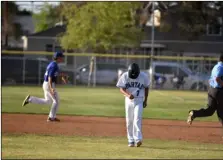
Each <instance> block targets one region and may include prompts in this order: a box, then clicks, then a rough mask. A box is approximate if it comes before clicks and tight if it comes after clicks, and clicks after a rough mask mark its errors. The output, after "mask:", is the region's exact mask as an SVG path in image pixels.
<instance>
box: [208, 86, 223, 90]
mask: <svg viewBox="0 0 223 160" xmlns="http://www.w3.org/2000/svg"><path fill="white" fill-rule="evenodd" d="M211 88H212V89H219V90H223V88H222V87H221V88H220V87H211Z"/></svg>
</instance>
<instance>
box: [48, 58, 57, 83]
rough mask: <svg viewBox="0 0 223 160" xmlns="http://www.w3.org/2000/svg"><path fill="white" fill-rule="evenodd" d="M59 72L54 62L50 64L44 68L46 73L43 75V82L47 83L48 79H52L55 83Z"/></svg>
mask: <svg viewBox="0 0 223 160" xmlns="http://www.w3.org/2000/svg"><path fill="white" fill-rule="evenodd" d="M58 72H59V67H58V65H57V63H56V62H55V61H53V62H50V64H48V66H47V68H46V72H45V75H44V81H46V82H48V78H49V77H51V78H52V82H54V83H56V80H57V76H58Z"/></svg>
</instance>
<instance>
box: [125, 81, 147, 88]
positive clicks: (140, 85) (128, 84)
mask: <svg viewBox="0 0 223 160" xmlns="http://www.w3.org/2000/svg"><path fill="white" fill-rule="evenodd" d="M130 87H131V88H139V89H142V88H143V84H141V83H139V82H127V83H126V84H125V88H126V89H128V88H130Z"/></svg>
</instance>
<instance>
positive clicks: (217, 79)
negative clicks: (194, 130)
mask: <svg viewBox="0 0 223 160" xmlns="http://www.w3.org/2000/svg"><path fill="white" fill-rule="evenodd" d="M209 85H210V87H209V89H208V103H207V107H206V108H201V109H199V110H190V111H189V115H188V118H187V123H188V124H190V125H191V124H192V122H193V120H194V119H195V118H199V117H209V116H212V115H213V114H214V112H215V111H217V116H218V119H219V121H220V123H221V125H222V127H223V54H221V55H220V57H219V61H218V63H217V64H216V65H215V66H214V68H213V69H212V72H211V78H210V81H209ZM222 138H223V137H222Z"/></svg>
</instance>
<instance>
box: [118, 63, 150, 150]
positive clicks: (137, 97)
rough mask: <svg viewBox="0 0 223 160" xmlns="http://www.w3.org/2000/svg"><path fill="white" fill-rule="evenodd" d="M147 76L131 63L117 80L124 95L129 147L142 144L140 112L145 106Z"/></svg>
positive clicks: (147, 91) (147, 89)
mask: <svg viewBox="0 0 223 160" xmlns="http://www.w3.org/2000/svg"><path fill="white" fill-rule="evenodd" d="M149 84H150V82H149V77H148V76H147V75H146V74H145V73H143V72H140V69H139V66H138V64H136V63H133V64H131V65H130V66H129V68H128V71H127V72H125V73H123V74H122V76H121V77H120V78H119V80H118V82H117V85H116V86H117V87H118V88H120V92H121V93H122V94H124V96H125V114H126V128H127V138H128V146H129V147H134V146H135V145H136V147H140V146H141V145H142V113H143V108H145V107H146V106H147V98H148V93H149Z"/></svg>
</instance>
